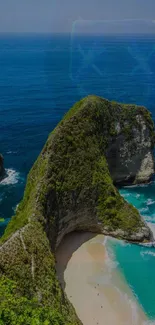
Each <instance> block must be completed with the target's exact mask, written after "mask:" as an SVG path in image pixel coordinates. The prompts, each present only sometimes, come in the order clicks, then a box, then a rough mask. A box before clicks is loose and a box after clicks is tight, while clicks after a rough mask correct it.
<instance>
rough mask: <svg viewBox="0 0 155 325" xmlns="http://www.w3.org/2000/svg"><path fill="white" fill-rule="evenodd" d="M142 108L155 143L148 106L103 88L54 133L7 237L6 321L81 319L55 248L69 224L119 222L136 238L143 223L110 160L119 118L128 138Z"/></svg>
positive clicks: (0, 319)
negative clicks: (112, 98)
mask: <svg viewBox="0 0 155 325" xmlns="http://www.w3.org/2000/svg"><path fill="white" fill-rule="evenodd" d="M139 115H140V116H141V117H142V118H144V119H145V121H146V124H147V126H148V129H149V132H150V134H151V136H152V146H153V144H154V125H153V122H152V119H151V116H150V114H149V112H148V111H147V110H146V109H145V108H143V107H138V106H133V105H132V106H131V105H121V104H118V103H115V102H112V103H111V102H109V101H107V100H104V99H102V98H100V97H97V96H88V97H87V98H84V99H82V100H81V101H80V102H78V103H76V104H75V105H74V106H73V108H72V109H71V110H70V111H69V112H68V113H67V114H66V115H65V117H64V119H63V120H62V121H61V122H60V123H59V124H58V126H57V127H56V128H55V130H54V131H53V132H52V133H51V134H50V135H49V138H48V140H47V142H46V144H45V146H44V148H43V150H42V152H41V154H40V156H39V157H38V159H37V161H36V162H35V164H34V166H33V167H32V169H31V171H30V173H29V175H28V179H27V185H26V189H25V193H24V197H23V200H22V202H21V203H20V204H19V206H18V209H17V212H16V215H15V216H14V217H13V218H12V220H11V222H10V223H9V225H8V227H7V229H6V231H5V233H4V235H3V237H2V238H1V250H0V272H1V279H0V325H3V324H5V325H7V324H10V325H13V324H16V325H22V324H23V325H28V324H32V325H40V324H43V325H48V324H52V325H58V324H59V325H64V324H65V325H80V324H81V323H80V321H79V320H78V318H77V316H76V314H75V311H74V309H73V307H72V306H71V304H70V303H69V301H68V300H67V299H66V296H65V294H64V292H63V291H62V289H61V287H60V284H59V282H58V279H57V275H56V271H55V249H56V247H57V244H58V242H59V240H60V239H61V237H60V236H61V232H62V231H63V230H65V231H66V232H68V231H71V230H76V229H82V230H91V231H99V232H104V230H106V231H108V232H109V233H112V232H113V231H116V230H117V229H119V230H121V231H122V237H123V238H125V239H130V238H131V237H130V236H131V235H133V234H136V233H137V232H138V231H139V230H140V229H141V228H142V227H143V226H144V224H143V222H142V220H141V218H140V216H139V213H138V211H137V210H136V209H135V208H133V207H132V206H131V205H129V204H128V203H127V202H126V201H125V200H124V199H123V198H122V197H121V196H120V194H119V192H118V190H117V189H116V188H115V186H114V185H113V181H112V178H111V176H110V172H109V169H108V164H107V161H106V150H107V148H108V143H109V141H111V139H113V138H115V137H116V136H117V133H118V129H117V126H119V128H120V130H121V133H122V134H123V135H125V136H126V137H127V139H128V141H130V140H131V139H132V136H133V135H132V128H133V127H136V128H140V127H141V123H140V122H139V120H138V118H137V116H139ZM86 216H87V218H86ZM8 239H10V240H8ZM7 240H8V241H7ZM144 240H145V238H144Z"/></svg>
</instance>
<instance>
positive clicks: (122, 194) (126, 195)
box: [120, 192, 131, 198]
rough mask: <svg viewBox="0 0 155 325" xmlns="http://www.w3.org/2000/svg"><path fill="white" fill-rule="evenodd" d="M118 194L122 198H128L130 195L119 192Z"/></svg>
mask: <svg viewBox="0 0 155 325" xmlns="http://www.w3.org/2000/svg"><path fill="white" fill-rule="evenodd" d="M120 194H121V196H123V197H124V198H126V197H129V196H130V195H131V194H130V193H121V192H120Z"/></svg>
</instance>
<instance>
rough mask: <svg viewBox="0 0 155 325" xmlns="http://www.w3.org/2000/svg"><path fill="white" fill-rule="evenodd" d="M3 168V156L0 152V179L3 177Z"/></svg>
mask: <svg viewBox="0 0 155 325" xmlns="http://www.w3.org/2000/svg"><path fill="white" fill-rule="evenodd" d="M4 173H5V169H4V158H3V156H2V155H1V154H0V180H1V179H2V178H3V177H4Z"/></svg>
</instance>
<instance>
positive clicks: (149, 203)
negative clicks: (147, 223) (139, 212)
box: [146, 199, 155, 205]
mask: <svg viewBox="0 0 155 325" xmlns="http://www.w3.org/2000/svg"><path fill="white" fill-rule="evenodd" d="M146 204H147V205H152V204H155V201H153V200H152V199H148V200H147V202H146Z"/></svg>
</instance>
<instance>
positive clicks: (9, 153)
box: [6, 150, 17, 155]
mask: <svg viewBox="0 0 155 325" xmlns="http://www.w3.org/2000/svg"><path fill="white" fill-rule="evenodd" d="M16 153H17V151H11V150H10V151H7V152H6V154H7V155H11V154H16Z"/></svg>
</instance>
